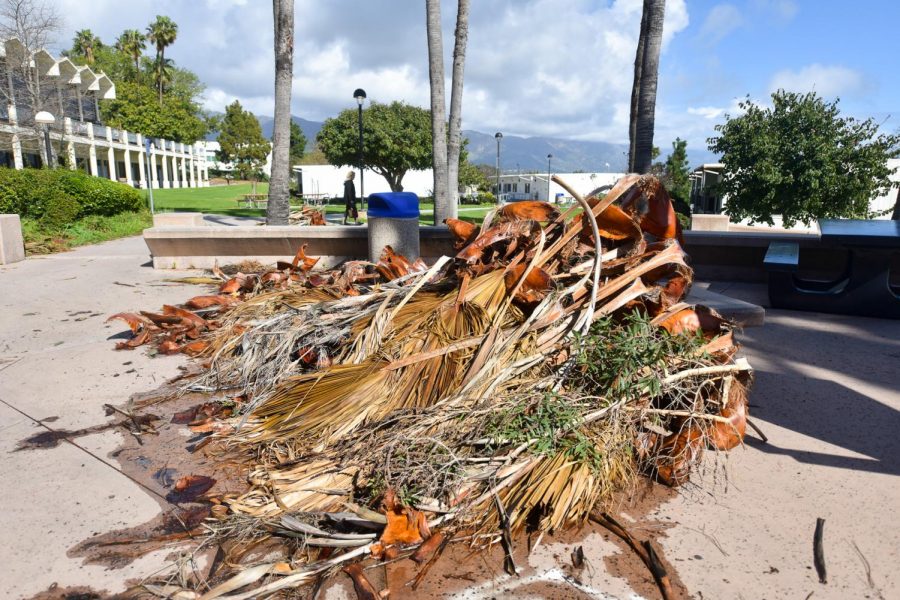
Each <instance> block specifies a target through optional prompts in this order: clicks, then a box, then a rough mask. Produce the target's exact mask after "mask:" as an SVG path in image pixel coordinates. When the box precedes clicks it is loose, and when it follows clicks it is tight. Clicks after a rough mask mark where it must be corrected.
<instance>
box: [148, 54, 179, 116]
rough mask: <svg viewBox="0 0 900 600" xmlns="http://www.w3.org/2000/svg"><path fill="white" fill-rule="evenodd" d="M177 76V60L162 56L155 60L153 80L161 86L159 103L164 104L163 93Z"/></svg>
mask: <svg viewBox="0 0 900 600" xmlns="http://www.w3.org/2000/svg"><path fill="white" fill-rule="evenodd" d="M174 76H175V61H173V60H172V59H171V58H161V59H158V60H155V61H153V80H154V81H155V82H156V87H157V88H159V104H160V106H162V93H163V90H165V89H166V88H167V87H169V84H170V83H172V78H173V77H174Z"/></svg>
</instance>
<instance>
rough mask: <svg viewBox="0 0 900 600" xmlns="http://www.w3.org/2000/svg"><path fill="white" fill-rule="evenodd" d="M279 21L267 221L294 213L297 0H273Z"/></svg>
mask: <svg viewBox="0 0 900 600" xmlns="http://www.w3.org/2000/svg"><path fill="white" fill-rule="evenodd" d="M272 9H273V13H274V24H275V118H274V121H275V122H274V125H273V127H274V132H273V136H272V175H271V178H270V180H269V203H268V204H267V206H266V224H267V225H287V224H288V215H289V214H290V208H291V206H290V189H289V181H290V176H291V158H290V154H291V84H292V83H293V77H294V75H293V73H294V0H273V2H272Z"/></svg>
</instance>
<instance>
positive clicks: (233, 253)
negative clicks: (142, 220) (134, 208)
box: [144, 225, 453, 269]
mask: <svg viewBox="0 0 900 600" xmlns="http://www.w3.org/2000/svg"><path fill="white" fill-rule="evenodd" d="M368 238H369V233H368V230H367V228H366V227H359V226H355V225H348V226H339V225H338V226H326V227H297V226H271V227H259V226H255V225H250V226H237V227H232V226H218V225H216V226H213V225H207V226H204V227H153V228H151V229H145V230H144V241H146V242H147V247H149V248H150V253H151V254H152V256H153V268H155V269H191V268H196V269H208V268H210V267H212V266H213V265H214V264H215V263H217V262H218V264H220V265H226V264H232V263H237V262H240V261H242V260H258V261H259V262H261V263H263V264H270V263H274V262H275V261H278V260H289V259H290V258H291V257H293V256H294V254H295V253H296V252H297V249H298V248H300V246H301V245H303V244H308V247H307V249H306V253H307V254H309V255H310V256H320V257H322V260H320V261H319V264H320V265H321V266H322V267H323V268H329V267H332V266H334V265H336V264H338V263H341V262H343V261H345V260H359V259H363V258H365V257H367V256H368V255H369V247H368ZM419 246H420V251H421V254H422V258H424V259H425V260H426V261H428V260H434V259H436V258H438V257H439V256H442V255H444V254H449V253H452V252H453V242H452V239H451V237H450V232H449V230H448V229H447V228H446V227H443V226H442V227H422V228H421V229H420V230H419Z"/></svg>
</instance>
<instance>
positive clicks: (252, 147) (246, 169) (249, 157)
mask: <svg viewBox="0 0 900 600" xmlns="http://www.w3.org/2000/svg"><path fill="white" fill-rule="evenodd" d="M219 146H220V147H221V150H219V152H218V153H217V158H218V159H219V160H220V161H222V162H230V163H232V164H233V165H234V170H235V171H236V172H237V173H238V175H239V176H240V177H241V179H251V178H252V179H259V177H260V172H261V170H262V167H263V165H265V164H266V157H267V156H268V154H269V150H270V148H271V147H270V146H269V142H268V141H266V138H264V137H263V134H262V128H261V127H260V126H259V121H258V120H257V118H256V117H255V116H254V115H253V113H251V112H250V111H247V110H244V108H243V107H242V106H241V103H240V102H238V101H237V100H235V101H234V102H232V103H231V104H229V105H228V106H227V107H225V116H224V117H223V118H222V123H221V129H220V132H219Z"/></svg>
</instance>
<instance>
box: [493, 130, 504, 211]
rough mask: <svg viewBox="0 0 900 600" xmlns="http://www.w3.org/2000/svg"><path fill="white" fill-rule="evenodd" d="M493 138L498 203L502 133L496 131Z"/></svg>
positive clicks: (498, 201)
mask: <svg viewBox="0 0 900 600" xmlns="http://www.w3.org/2000/svg"><path fill="white" fill-rule="evenodd" d="M494 139H495V140H497V204H500V140H502V139H503V134H502V133H500V132H499V131H498V132H497V133H495V134H494Z"/></svg>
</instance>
